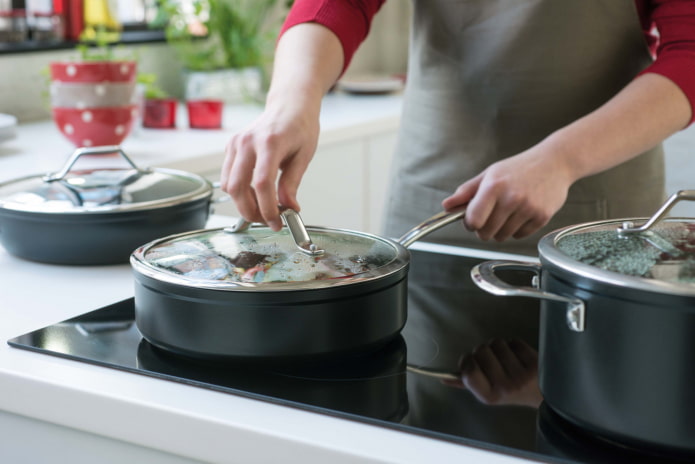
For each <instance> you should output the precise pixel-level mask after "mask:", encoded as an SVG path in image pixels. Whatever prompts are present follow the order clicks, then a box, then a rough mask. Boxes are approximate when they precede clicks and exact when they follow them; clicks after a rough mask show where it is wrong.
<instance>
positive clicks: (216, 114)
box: [186, 100, 224, 129]
mask: <svg viewBox="0 0 695 464" xmlns="http://www.w3.org/2000/svg"><path fill="white" fill-rule="evenodd" d="M186 107H187V108H188V125H189V126H190V127H191V128H192V129H219V128H221V127H222V109H223V107H224V104H223V103H222V101H221V100H189V101H187V102H186Z"/></svg>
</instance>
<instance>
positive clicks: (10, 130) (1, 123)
mask: <svg viewBox="0 0 695 464" xmlns="http://www.w3.org/2000/svg"><path fill="white" fill-rule="evenodd" d="M16 127H17V118H15V117H14V116H12V115H11V114H3V113H0V142H4V141H5V140H10V139H13V138H15V136H16V135H17V132H16Z"/></svg>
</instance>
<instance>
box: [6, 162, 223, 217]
mask: <svg viewBox="0 0 695 464" xmlns="http://www.w3.org/2000/svg"><path fill="white" fill-rule="evenodd" d="M96 170H98V171H106V170H113V171H122V170H123V168H103V169H96ZM149 172H155V173H159V174H164V175H168V176H178V177H182V178H185V179H188V180H192V181H194V182H193V183H198V184H199V185H198V186H197V187H196V188H195V189H193V190H191V191H190V192H185V193H182V194H179V195H173V196H168V197H164V198H159V199H155V200H150V201H142V202H137V203H119V204H109V205H99V206H83V207H81V208H72V209H58V208H56V209H39V208H31V207H19V205H15V204H12V203H8V202H6V201H2V200H0V211H2V210H5V211H16V212H22V213H29V214H39V215H42V214H47V215H51V216H54V215H62V214H80V215H82V214H103V213H123V212H128V211H143V210H151V209H159V208H167V207H170V206H176V205H179V204H183V203H187V202H194V201H197V200H201V199H205V198H209V197H211V196H212V192H213V187H212V184H211V183H210V182H209V181H208V180H206V179H205V178H204V177H202V176H199V175H198V174H194V173H191V172H187V171H180V170H177V169H166V168H152V169H149ZM43 177H45V174H32V175H28V176H23V177H19V178H15V179H11V180H7V181H4V182H0V190H2V189H3V188H4V187H6V186H9V185H12V184H15V183H20V182H24V181H27V180H32V179H41V178H43ZM21 206H24V205H21Z"/></svg>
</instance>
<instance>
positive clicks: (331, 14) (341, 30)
mask: <svg viewBox="0 0 695 464" xmlns="http://www.w3.org/2000/svg"><path fill="white" fill-rule="evenodd" d="M385 1H386V0H296V1H295V3H294V6H293V7H292V10H291V11H290V13H289V15H288V16H287V19H286V20H285V24H284V26H283V29H282V32H284V31H285V30H287V29H289V28H290V27H292V26H294V25H296V24H300V23H305V22H315V23H319V24H322V25H324V26H326V27H327V28H329V29H330V30H331V31H333V33H335V34H336V36H337V37H338V39H339V40H340V42H341V44H342V46H343V53H344V55H345V66H344V67H345V68H347V66H348V65H349V64H350V60H351V59H352V56H353V55H354V53H355V51H356V50H357V47H358V46H359V45H360V43H362V41H363V40H364V39H365V37H366V36H367V33H368V32H369V26H370V24H371V22H372V18H373V17H374V15H375V14H376V13H377V11H379V9H380V8H381V6H382V5H383V4H384V2H385ZM635 5H636V7H637V11H638V13H639V17H640V21H641V25H642V30H643V31H644V35H645V40H646V41H647V43H648V45H649V48H650V50H651V51H652V54H653V55H654V56H655V60H654V62H653V63H652V64H651V65H650V66H649V67H648V68H647V69H645V70H644V71H643V73H646V72H650V73H656V74H660V75H662V76H665V77H667V78H668V79H670V80H671V81H673V82H674V83H675V84H676V85H677V86H678V87H679V88H680V89H681V90H682V91H683V93H685V95H686V97H687V98H688V100H689V101H690V107H691V108H692V119H691V122H695V0H635ZM655 30H656V31H658V33H655Z"/></svg>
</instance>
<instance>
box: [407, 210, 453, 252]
mask: <svg viewBox="0 0 695 464" xmlns="http://www.w3.org/2000/svg"><path fill="white" fill-rule="evenodd" d="M465 215H466V208H465V207H461V208H458V209H456V210H454V211H450V212H447V211H442V212H441V213H437V214H435V215H434V216H432V217H431V218H429V219H426V220H425V221H423V222H421V223H420V224H418V225H416V226H415V227H413V228H412V229H410V230H409V231H408V232H406V233H405V234H403V236H402V237H401V238H399V239H398V243H400V244H401V245H403V246H404V247H406V248H408V247H409V246H410V245H412V244H413V243H414V242H416V241H418V240H420V239H421V238H422V237H424V236H425V235H429V234H430V233H432V232H434V231H435V230H437V229H440V228H442V227H444V226H446V225H448V224H451V223H452V222H455V221H458V220H459V219H463V217H464V216H465Z"/></svg>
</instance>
